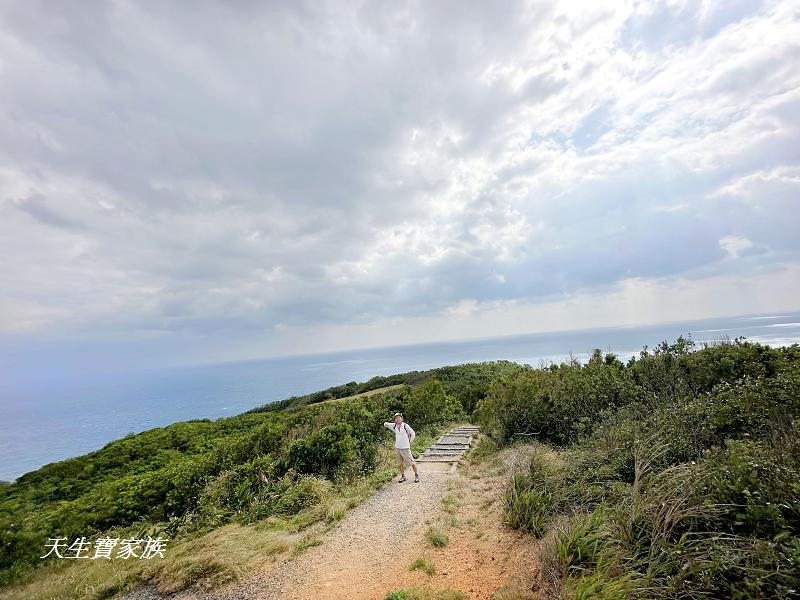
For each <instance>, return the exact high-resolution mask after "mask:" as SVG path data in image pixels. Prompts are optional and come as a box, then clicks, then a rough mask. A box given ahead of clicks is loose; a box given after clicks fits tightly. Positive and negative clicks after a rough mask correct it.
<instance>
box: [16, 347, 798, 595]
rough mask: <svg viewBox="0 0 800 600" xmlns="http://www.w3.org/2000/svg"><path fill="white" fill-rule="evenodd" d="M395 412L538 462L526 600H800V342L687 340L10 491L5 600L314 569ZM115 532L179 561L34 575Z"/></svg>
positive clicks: (258, 418) (338, 392)
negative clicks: (261, 565)
mask: <svg viewBox="0 0 800 600" xmlns="http://www.w3.org/2000/svg"><path fill="white" fill-rule="evenodd" d="M333 400H336V401H333ZM395 410H403V411H404V412H405V413H406V414H407V416H408V418H409V420H410V421H411V422H412V423H413V424H414V426H415V427H416V428H417V429H418V431H421V435H420V436H419V438H418V442H419V446H418V447H417V450H419V449H421V447H422V446H424V445H425V444H426V443H429V442H430V441H431V440H432V439H433V438H432V435H433V434H434V433H435V432H436V431H437V428H440V427H441V426H442V425H443V424H444V423H446V422H448V421H451V420H454V419H460V418H463V417H465V416H467V415H469V417H470V418H471V419H472V420H473V421H474V422H477V423H478V424H480V425H481V426H482V427H483V431H484V433H485V435H484V436H483V441H482V442H481V445H480V446H479V447H478V448H477V449H476V450H475V451H474V452H473V456H474V457H475V459H476V460H479V459H480V457H482V456H488V455H491V454H493V453H495V452H496V451H497V450H500V449H504V448H506V447H510V446H516V445H522V444H524V445H525V446H524V449H525V452H524V453H522V454H524V455H525V456H530V457H532V458H530V459H529V460H527V462H526V463H525V464H524V465H522V466H521V467H520V468H519V469H518V470H517V472H516V473H515V474H514V475H513V476H512V477H511V478H510V480H509V481H508V485H507V487H506V489H505V490H504V491H503V494H502V496H503V501H504V504H505V514H506V519H507V523H508V526H509V527H513V528H517V529H519V530H521V531H522V532H524V535H530V536H534V537H537V538H541V540H542V541H541V543H540V544H539V547H540V557H539V559H540V560H539V562H540V568H539V569H538V570H537V571H536V572H534V573H531V574H530V575H531V577H533V578H534V579H535V585H534V587H535V589H536V590H537V591H536V592H535V593H534V592H531V591H530V588H528V590H527V591H526V592H524V594H523V595H520V596H518V598H528V597H538V598H559V597H560V598H574V599H576V600H584V599H589V598H595V599H601V600H603V599H605V600H612V599H624V598H631V599H639V598H653V599H662V598H663V599H666V598H686V599H695V598H719V599H723V598H724V599H728V598H737V599H742V598H792V597H800V594H798V590H800V535H799V533H800V432H799V431H798V424H800V347H798V346H793V347H791V348H783V349H771V348H768V347H764V346H761V345H758V344H751V343H747V342H745V341H739V340H737V341H734V342H729V343H724V344H719V345H715V346H711V347H697V346H695V345H694V344H693V343H692V342H691V341H687V340H684V339H678V340H677V341H676V342H675V343H673V344H668V343H666V342H665V343H663V344H661V345H660V346H658V347H657V348H655V349H654V350H649V349H645V350H644V351H642V353H641V354H640V356H638V357H637V358H635V359H631V360H630V361H628V362H627V363H626V364H623V363H622V362H620V361H619V360H618V359H617V358H616V357H615V356H613V355H612V354H605V355H604V354H602V353H601V352H600V351H596V352H595V353H594V355H593V356H592V358H591V359H590V360H589V361H588V363H587V364H585V365H581V364H578V363H571V364H562V365H553V366H551V367H548V368H542V369H534V368H530V367H523V366H520V365H515V364H512V363H508V362H497V363H485V364H478V365H463V366H458V367H446V368H442V369H435V370H432V371H426V372H414V373H406V374H403V375H397V376H391V377H380V378H375V379H373V380H370V381H369V382H366V383H363V384H357V383H351V384H346V385H344V386H337V387H334V388H330V389H329V390H325V391H322V392H317V393H315V394H310V395H308V396H303V397H297V398H290V399H288V400H286V401H284V402H281V403H277V404H275V405H269V406H266V407H261V408H258V409H255V410H253V411H250V412H248V413H245V414H243V415H240V416H237V417H233V418H226V419H219V420H217V421H214V422H210V421H190V422H185V423H176V424H175V425H172V426H170V427H165V428H161V429H154V430H152V431H148V432H145V433H142V434H138V435H133V436H128V437H126V438H124V439H122V440H118V441H115V442H113V443H111V444H109V445H107V446H106V447H105V448H103V449H101V450H99V451H97V452H93V453H90V454H87V455H85V456H82V457H78V458H75V459H71V460H68V461H64V462H60V463H55V464H52V465H47V466H46V467H43V468H42V469H39V470H38V471H35V472H33V473H29V474H27V475H25V476H23V477H21V478H20V479H19V480H18V481H17V482H16V483H14V484H12V485H6V486H2V487H0V532H2V540H1V541H0V584H2V585H5V586H10V587H7V588H6V589H5V590H4V591H0V595H2V596H3V597H7V598H9V599H16V598H46V597H53V596H57V597H75V598H103V597H110V596H111V595H113V594H115V593H116V592H118V591H120V590H124V589H128V588H130V587H132V586H135V585H138V584H140V583H154V584H155V585H157V586H158V587H159V588H160V589H161V590H162V591H175V590H178V589H181V588H184V587H187V586H191V585H195V586H214V585H218V584H220V583H224V582H226V581H230V580H231V579H233V578H236V577H240V576H242V575H243V574H245V573H246V572H247V571H248V570H251V569H253V568H255V567H256V566H257V564H258V561H263V560H268V559H269V556H270V555H278V554H282V553H283V554H288V553H297V552H301V551H302V550H303V549H304V548H307V547H309V546H313V545H315V544H317V543H319V540H320V537H319V536H320V535H321V534H322V533H323V532H324V531H325V529H326V528H327V527H329V526H330V525H331V524H332V523H335V522H336V521H337V520H338V519H341V518H342V516H343V515H344V513H345V512H346V511H347V510H348V509H349V508H351V507H352V506H355V505H356V504H358V503H359V502H360V501H361V500H363V499H364V498H365V497H367V496H368V495H369V494H370V493H371V492H372V491H373V490H374V489H376V488H377V487H379V486H381V485H382V484H383V483H384V482H385V481H387V480H388V478H389V477H390V476H391V463H390V461H389V456H390V455H389V452H388V451H389V442H390V440H389V439H388V437H387V435H385V432H382V430H381V423H382V422H383V421H384V420H387V419H388V418H389V416H390V415H391V413H392V412H393V411H395ZM504 452H516V449H515V448H511V449H509V450H504ZM101 533H110V534H113V535H114V536H118V537H124V536H127V535H137V536H140V537H141V536H143V535H145V534H152V535H156V534H158V535H164V536H166V537H169V538H170V540H171V541H170V549H169V552H168V553H167V557H166V558H165V560H163V561H156V562H147V561H136V562H129V563H125V562H124V561H109V562H105V563H103V562H101V561H71V562H70V561H64V560H62V561H53V560H49V559H48V560H46V561H42V560H40V559H39V558H38V557H39V555H40V554H42V551H43V549H44V544H45V541H46V540H47V538H48V537H54V536H64V537H67V538H69V539H73V538H74V537H76V536H82V535H83V536H87V537H96V536H97V535H99V534H101ZM77 562H82V564H76V563H77ZM520 593H521V594H522V592H520ZM532 594H533V596H532ZM536 594H538V596H537V595H536ZM503 598H505V599H506V600H514V598H517V596H511V595H508V594H506V595H505V596H503Z"/></svg>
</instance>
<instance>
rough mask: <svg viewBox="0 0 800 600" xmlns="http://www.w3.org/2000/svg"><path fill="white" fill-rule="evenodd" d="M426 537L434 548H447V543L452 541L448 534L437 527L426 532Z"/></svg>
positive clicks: (429, 528)
mask: <svg viewBox="0 0 800 600" xmlns="http://www.w3.org/2000/svg"><path fill="white" fill-rule="evenodd" d="M425 537H426V538H428V542H430V544H431V546H433V547H434V548H444V547H445V546H447V542H448V541H450V538H449V537H448V536H447V533H445V532H444V531H442V530H441V529H438V528H436V527H428V530H427V531H426V532H425Z"/></svg>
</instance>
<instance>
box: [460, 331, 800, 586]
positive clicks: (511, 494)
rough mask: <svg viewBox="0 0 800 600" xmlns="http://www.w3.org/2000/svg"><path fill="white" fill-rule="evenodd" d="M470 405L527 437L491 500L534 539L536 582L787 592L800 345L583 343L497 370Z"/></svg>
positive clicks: (794, 540)
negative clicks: (503, 486) (589, 347)
mask: <svg viewBox="0 0 800 600" xmlns="http://www.w3.org/2000/svg"><path fill="white" fill-rule="evenodd" d="M476 416H477V420H478V422H480V424H482V425H483V427H484V432H485V433H487V434H488V435H489V436H490V437H491V440H492V442H488V443H487V444H492V445H496V446H497V447H502V446H506V445H512V444H514V443H515V442H519V441H520V440H524V441H530V440H531V439H535V440H537V441H535V442H533V448H532V452H528V453H527V455H528V456H529V460H528V461H527V464H526V465H525V467H524V468H522V469H520V470H519V472H518V473H517V474H516V475H515V476H513V477H512V478H511V480H510V481H509V484H508V488H507V490H506V492H505V495H504V501H505V507H506V515H507V522H508V524H509V525H511V526H513V527H516V528H519V529H521V530H524V531H527V532H530V533H531V534H533V535H535V536H539V537H543V538H544V542H543V544H542V546H541V547H542V551H541V563H542V568H541V575H540V578H541V582H540V583H541V584H542V586H543V595H545V596H548V597H549V596H552V597H562V598H576V599H583V598H597V599H604V600H609V599H616V598H620V599H621V598H637V599H638V598H659V599H660V598H692V599H693V598H720V599H722V598H737V599H738V598H742V599H743V598H791V597H800V536H799V535H798V532H800V432H799V431H798V424H799V423H800V347H798V346H793V347H791V348H784V349H770V348H766V347H764V346H760V345H758V344H751V343H747V342H744V341H742V340H736V341H734V342H728V343H723V344H719V345H715V346H710V347H702V348H697V347H695V345H694V344H693V343H692V342H691V341H689V340H684V339H678V341H677V342H676V343H675V344H667V343H664V344H662V345H660V346H659V347H658V348H656V349H655V350H654V351H652V352H651V351H649V350H648V349H645V350H644V351H643V352H642V353H641V355H640V356H639V357H638V358H637V359H632V360H631V361H629V362H628V363H627V364H623V363H621V362H620V361H619V360H617V359H616V358H615V357H614V356H613V355H611V354H607V355H605V356H604V355H602V354H601V353H600V352H599V351H596V352H595V354H594V356H593V357H592V358H591V360H590V361H589V362H588V364H586V365H579V364H563V365H559V366H553V367H550V368H547V369H528V370H525V371H521V372H518V373H515V374H511V375H509V376H504V377H501V378H499V379H498V380H496V381H495V382H494V383H493V384H492V386H491V389H490V391H489V392H488V394H487V395H486V397H485V399H483V400H481V401H480V402H479V404H478V407H477V409H476ZM482 446H483V444H481V447H479V448H478V449H477V451H476V455H478V456H479V457H480V456H485V455H486V454H487V453H488V451H489V449H490V446H487V449H485V450H484V449H483V448H482ZM528 448H530V447H528Z"/></svg>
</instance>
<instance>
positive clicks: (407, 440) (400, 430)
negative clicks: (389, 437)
mask: <svg viewBox="0 0 800 600" xmlns="http://www.w3.org/2000/svg"><path fill="white" fill-rule="evenodd" d="M383 426H384V427H386V429H391V430H392V431H394V447H395V448H400V449H401V450H402V449H403V448H411V442H413V441H414V438H415V437H417V434H416V433H414V430H413V429H411V425H409V424H408V423H400V425H395V424H394V423H384V424H383Z"/></svg>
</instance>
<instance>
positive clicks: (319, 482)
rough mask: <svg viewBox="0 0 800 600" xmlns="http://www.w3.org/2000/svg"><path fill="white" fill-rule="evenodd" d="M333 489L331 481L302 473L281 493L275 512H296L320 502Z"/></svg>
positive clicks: (289, 513)
mask: <svg viewBox="0 0 800 600" xmlns="http://www.w3.org/2000/svg"><path fill="white" fill-rule="evenodd" d="M331 490H332V486H331V484H330V482H329V481H326V480H324V479H320V478H319V477H314V476H313V475H301V476H300V477H298V478H297V480H296V481H295V482H294V483H293V484H291V485H290V486H289V487H288V488H287V489H286V490H285V491H284V492H283V493H281V495H280V498H279V499H278V501H277V503H276V505H275V512H277V513H280V514H288V515H293V514H296V513H298V512H300V511H301V510H303V509H304V508H309V507H312V506H315V505H317V504H319V503H320V502H321V501H322V500H323V499H325V498H326V497H328V496H329V495H330V493H331Z"/></svg>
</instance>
